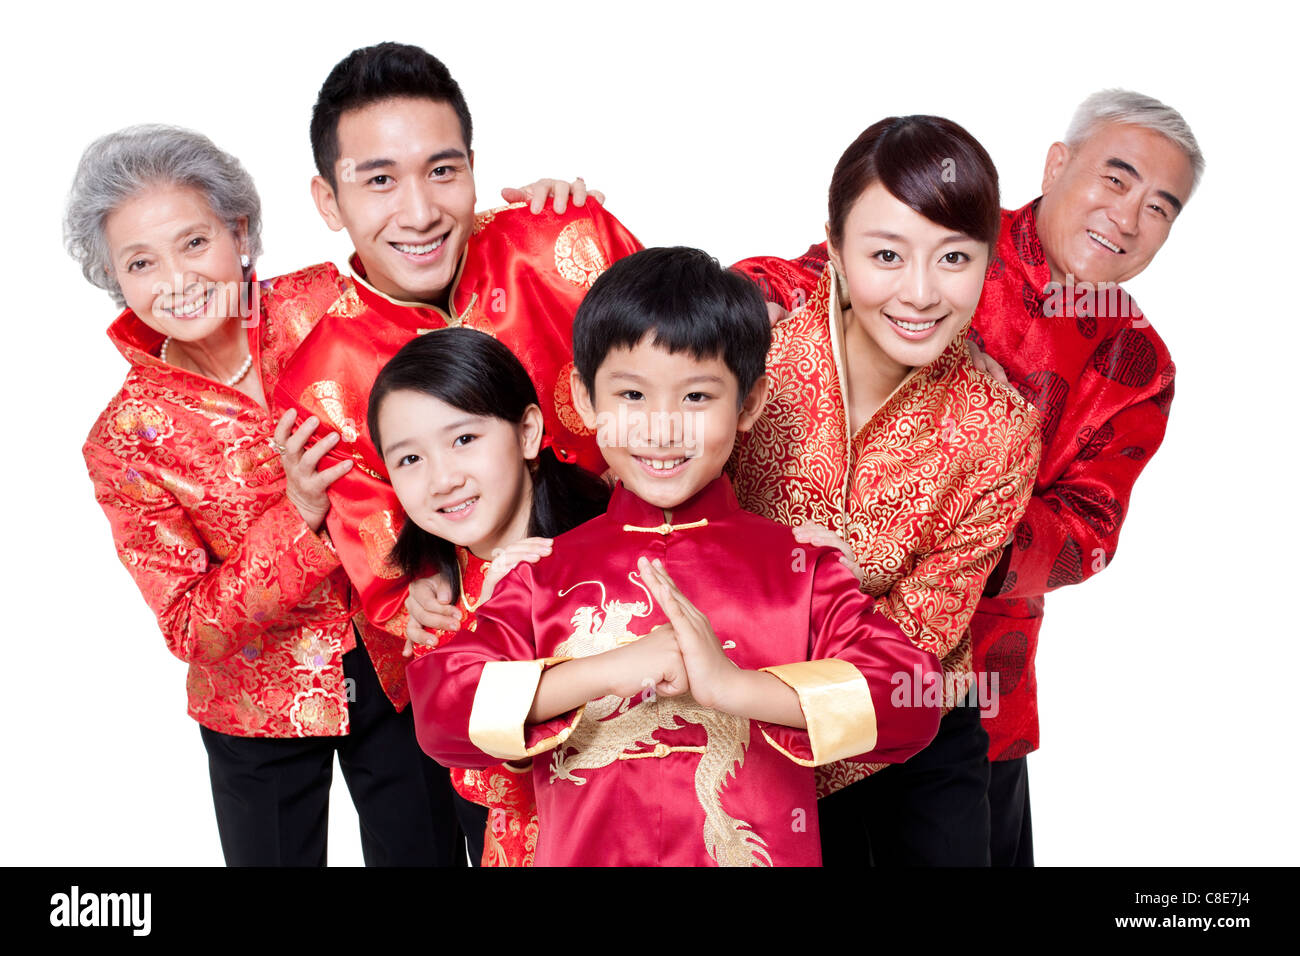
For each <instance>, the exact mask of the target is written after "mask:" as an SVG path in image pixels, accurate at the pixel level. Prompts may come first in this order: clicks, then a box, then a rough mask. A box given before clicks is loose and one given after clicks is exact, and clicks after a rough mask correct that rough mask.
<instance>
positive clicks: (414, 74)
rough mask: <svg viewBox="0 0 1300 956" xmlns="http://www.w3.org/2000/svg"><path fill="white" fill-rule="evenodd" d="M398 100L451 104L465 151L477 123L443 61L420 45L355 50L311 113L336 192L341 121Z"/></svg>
mask: <svg viewBox="0 0 1300 956" xmlns="http://www.w3.org/2000/svg"><path fill="white" fill-rule="evenodd" d="M398 97H414V98H416V99H427V100H433V101H434V102H436V103H446V104H448V105H449V106H451V108H452V109H454V110H455V111H456V116H457V117H458V118H459V119H460V131H461V135H462V136H463V137H464V138H465V151H466V152H468V151H469V150H470V148H471V146H472V144H471V142H470V140H471V137H472V135H473V132H474V124H473V122H472V121H471V119H470V115H469V107H468V106H467V105H466V104H465V95H464V94H463V93H461V91H460V85H459V84H458V83H457V82H456V81H455V80H454V79H452V76H451V71H449V70H448V69H447V67H446V66H444V65H443V63H442V61H441V60H439V59H438V58H437V57H435V56H433V55H432V54H431V53H428V52H427V51H425V50H423V49H421V48H420V47H418V46H411V45H410V44H407V43H380V44H377V45H375V46H368V47H363V48H362V49H360V50H353V51H352V52H351V53H349V54H348V55H347V56H346V57H344V58H343V60H342V61H341V62H340V63H339V64H338V65H337V66H335V67H334V69H332V70H330V75H329V76H327V77H326V78H325V82H324V83H323V84H321V88H320V92H319V93H318V94H316V105H315V106H314V107H313V108H312V111H311V152H312V157H313V158H314V159H315V160H316V169H317V171H318V172H320V174H321V175H322V176H323V177H325V181H326V182H328V183H329V184H330V188H331V189H337V188H338V182H337V181H336V180H335V178H334V164H335V163H337V162H338V160H339V118H340V117H341V116H342V115H343V114H344V113H347V112H349V111H350V110H359V109H365V108H366V107H367V106H369V105H370V104H371V103H379V102H382V101H384V100H391V99H394V98H398Z"/></svg>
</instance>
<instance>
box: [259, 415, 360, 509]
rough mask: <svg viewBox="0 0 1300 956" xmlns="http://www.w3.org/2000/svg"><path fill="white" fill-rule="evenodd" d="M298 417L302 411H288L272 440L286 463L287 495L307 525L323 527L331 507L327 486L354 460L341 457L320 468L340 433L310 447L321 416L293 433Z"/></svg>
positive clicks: (344, 471)
mask: <svg viewBox="0 0 1300 956" xmlns="http://www.w3.org/2000/svg"><path fill="white" fill-rule="evenodd" d="M297 417H298V412H297V411H296V410H295V409H292V408H291V409H289V411H287V412H285V413H284V415H283V416H282V417H281V418H280V421H279V422H278V423H277V424H276V426H275V437H274V439H273V440H272V442H271V444H272V446H273V447H274V448H275V450H276V451H278V452H279V453H280V461H281V463H282V464H283V465H284V479H285V491H284V493H285V496H286V497H287V498H288V499H289V500H290V501H291V502H293V506H294V507H295V508H297V509H298V514H300V515H302V520H303V521H304V522H305V523H306V525H307V527H309V528H311V530H312V531H319V530H320V529H321V525H323V524H324V523H325V514H326V512H328V511H329V510H330V500H329V496H328V495H327V494H326V489H328V488H329V486H330V485H332V484H334V482H335V481H337V480H338V479H339V478H342V477H343V476H344V475H345V474H347V473H348V472H349V471H350V470H351V469H352V461H351V460H350V459H349V460H348V461H341V462H339V463H338V464H337V465H334V466H333V467H331V468H326V469H325V470H324V471H317V470H316V468H317V467H318V466H319V465H320V461H321V459H322V458H324V457H325V454H326V453H327V452H328V451H329V450H330V449H331V448H333V447H334V446H335V445H336V444H338V440H339V436H338V433H337V432H330V433H329V434H328V435H326V436H325V437H324V438H322V439H321V440H320V441H318V442H316V444H314V445H312V446H311V447H310V448H306V445H307V442H308V441H309V440H310V439H311V436H312V435H313V434H314V433H315V432H316V428H317V426H318V425H320V420H319V419H317V418H316V416H315V415H313V416H312V417H311V418H308V419H307V420H306V421H305V422H303V423H302V424H301V425H299V426H298V428H297V430H296V431H294V432H293V433H292V434H291V433H290V431H289V429H291V428H293V422H294V419H296V418H297ZM304 449H305V450H304Z"/></svg>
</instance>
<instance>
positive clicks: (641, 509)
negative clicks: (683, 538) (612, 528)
mask: <svg viewBox="0 0 1300 956" xmlns="http://www.w3.org/2000/svg"><path fill="white" fill-rule="evenodd" d="M671 510H672V516H673V520H672V525H671V529H669V528H665V524H666V523H665V521H664V511H663V509H662V508H656V507H655V506H654V505H652V504H650V503H649V502H647V501H645V500H643V499H641V498H639V497H637V496H636V495H635V494H633V493H632V492H631V491H629V490H628V488H627V486H626V485H624V484H623V482H621V481H620V482H619V483H618V484H617V485H615V486H614V493H613V494H612V495H611V496H610V499H609V509H608V511H607V512H606V513H607V514H608V515H609V519H610V520H611V521H613V522H615V523H616V524H618V525H620V526H627V525H630V526H633V527H636V528H640V529H644V530H651V529H656V528H664V531H665V533H666V532H667V531H668V530H678V529H679V528H680V526H682V525H688V524H690V525H695V524H696V523H697V522H701V521H705V522H707V521H717V520H720V519H722V518H726V517H728V516H729V515H731V514H732V513H733V512H736V511H739V510H740V503H739V502H738V501H736V493H735V492H734V491H733V490H732V488H731V479H729V478H728V477H727V476H726V475H720V476H718V477H717V478H715V479H713V480H712V481H711V482H709V483H708V484H707V485H705V486H704V487H703V488H701V489H700V490H699V491H697V492H696V493H695V494H694V495H693V496H692V497H691V498H689V499H687V500H686V501H684V502H682V503H681V504H680V505H678V506H677V507H676V508H673V509H671ZM697 526H699V527H702V525H697Z"/></svg>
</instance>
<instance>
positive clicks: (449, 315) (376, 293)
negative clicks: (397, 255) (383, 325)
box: [348, 243, 478, 326]
mask: <svg viewBox="0 0 1300 956" xmlns="http://www.w3.org/2000/svg"><path fill="white" fill-rule="evenodd" d="M468 255H469V243H466V244H465V248H464V249H462V250H461V252H460V262H459V263H457V264H456V271H455V273H454V274H453V276H452V280H451V285H450V286H448V287H447V308H446V309H443V308H441V307H439V306H436V305H431V304H430V303H428V302H408V301H406V300H405V299H395V298H393V297H392V296H391V295H389V294H388V293H386V292H381V291H380V290H379V289H377V288H375V287H374V286H373V285H371V284H370V280H369V279H367V278H366V267H365V266H364V265H363V264H362V262H361V257H360V256H359V255H357V253H355V252H353V253H352V255H350V256H348V267H349V268H350V269H351V270H352V281H353V283H354V284H355V285H356V289H357V294H358V295H359V296H361V299H362V301H364V302H365V303H366V304H367V305H369V306H370V307H371V308H374V309H378V310H379V311H381V312H388V313H391V312H392V311H393V307H396V308H397V309H399V310H403V311H405V310H414V311H415V314H416V315H418V316H422V317H432V316H436V317H438V318H439V319H441V320H442V321H443V323H444V324H446V325H450V326H458V325H460V324H461V321H462V320H463V319H464V317H465V313H467V312H468V311H469V310H470V309H471V308H473V305H474V302H475V301H476V300H477V299H478V295H477V294H475V295H474V296H473V297H471V299H470V303H469V305H467V306H466V307H465V308H464V309H462V310H461V311H460V313H457V312H456V304H455V300H456V288H457V286H458V285H460V277H461V273H462V272H463V271H464V269H465V262H466V259H467V257H468Z"/></svg>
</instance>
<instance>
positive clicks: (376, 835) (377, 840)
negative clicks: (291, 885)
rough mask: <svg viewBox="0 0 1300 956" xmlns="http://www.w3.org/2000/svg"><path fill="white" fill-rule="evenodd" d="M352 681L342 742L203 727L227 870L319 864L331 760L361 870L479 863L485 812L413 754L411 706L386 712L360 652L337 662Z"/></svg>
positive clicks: (439, 771)
mask: <svg viewBox="0 0 1300 956" xmlns="http://www.w3.org/2000/svg"><path fill="white" fill-rule="evenodd" d="M343 673H344V675H345V676H346V677H350V678H352V679H353V681H354V685H353V686H354V687H355V689H356V700H355V701H353V702H350V703H349V705H348V719H349V733H348V734H347V735H346V736H342V737H290V738H265V737H234V736H231V735H229V734H222V733H217V732H216V731H213V730H209V729H208V728H206V727H200V728H199V729H200V732H201V734H202V737H203V743H204V746H205V747H206V748H207V751H208V772H209V775H210V777H211V779H212V801H213V803H214V805H215V806H216V811H217V830H218V831H219V832H220V834H221V850H222V853H223V854H225V858H226V864H227V865H228V866H324V865H325V862H326V842H327V838H328V833H329V791H330V781H331V780H332V778H333V772H334V755H335V753H337V754H338V759H339V766H340V767H341V768H342V770H343V779H344V780H345V781H346V782H347V785H348V791H349V793H351V795H352V802H353V804H354V805H355V806H356V809H357V816H358V818H359V820H360V824H361V853H362V857H363V858H364V860H365V863H366V866H463V865H464V863H465V853H466V839H465V834H467V833H468V834H474V835H476V837H477V839H476V840H475V839H471V840H470V841H469V853H470V859H471V860H472V861H473V862H474V863H475V864H477V863H478V862H479V861H480V860H481V859H482V857H483V834H484V829H485V827H486V825H487V809H486V808H485V807H480V806H476V805H475V804H472V803H469V802H468V801H466V800H463V799H462V798H461V797H459V796H458V795H456V794H455V792H454V791H453V790H452V788H451V782H450V780H449V778H448V775H447V770H446V769H445V768H443V767H440V766H439V765H438V764H436V763H434V762H433V761H432V760H430V759H429V758H428V757H427V756H425V754H424V752H423V751H421V750H420V746H419V744H418V743H417V742H416V739H415V724H414V720H413V718H412V716H411V709H410V708H409V707H408V708H407V709H406V710H405V711H403V712H402V713H400V714H399V713H397V712H396V711H395V710H394V709H393V705H392V703H391V702H390V701H389V700H388V697H387V696H386V695H385V694H384V690H383V688H382V687H381V686H380V683H379V678H378V677H377V676H376V675H375V669H374V666H373V665H372V664H371V663H370V656H369V655H368V654H367V653H366V651H365V648H364V647H362V646H361V645H360V642H359V641H358V646H357V648H356V649H355V650H352V651H349V652H348V653H346V654H344V655H343Z"/></svg>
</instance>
